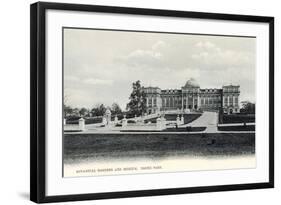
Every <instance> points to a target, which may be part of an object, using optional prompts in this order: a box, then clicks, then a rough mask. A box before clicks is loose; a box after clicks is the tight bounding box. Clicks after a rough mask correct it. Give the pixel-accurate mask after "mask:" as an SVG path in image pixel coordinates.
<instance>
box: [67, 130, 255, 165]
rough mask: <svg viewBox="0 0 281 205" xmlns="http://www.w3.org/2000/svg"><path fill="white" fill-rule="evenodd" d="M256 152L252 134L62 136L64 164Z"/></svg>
mask: <svg viewBox="0 0 281 205" xmlns="http://www.w3.org/2000/svg"><path fill="white" fill-rule="evenodd" d="M254 153H255V134H254V133H227V134H225V133H200V134H199V133H198V134H188V133H187V134H176V133H175V134H165V133H147V134H142V133H140V134H130V133H121V134H65V135H64V159H65V162H66V163H72V162H75V163H78V162H83V161H85V160H86V161H87V160H93V159H94V160H105V159H117V160H122V159H128V158H129V159H134V160H135V159H136V158H149V159H161V158H166V157H170V156H194V157H196V156H204V157H212V156H221V157H223V156H241V155H249V154H254Z"/></svg>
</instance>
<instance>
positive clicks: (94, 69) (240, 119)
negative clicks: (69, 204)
mask: <svg viewBox="0 0 281 205" xmlns="http://www.w3.org/2000/svg"><path fill="white" fill-rule="evenodd" d="M62 32H63V53H62V58H63V99H62V101H63V119H62V123H63V139H62V140H63V167H62V170H63V177H80V176H104V175H122V174H150V173H164V172H186V171H204V170H226V169H251V168H255V167H256V156H255V103H256V38H255V37H254V36H222V35H213V34H210V35H206V34H194V33H165V32H152V31H126V30H106V29H96V28H69V27H65V28H63V30H62Z"/></svg>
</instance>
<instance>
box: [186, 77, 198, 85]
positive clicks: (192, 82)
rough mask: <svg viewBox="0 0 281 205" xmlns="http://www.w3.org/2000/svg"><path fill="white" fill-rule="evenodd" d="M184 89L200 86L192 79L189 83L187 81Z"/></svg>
mask: <svg viewBox="0 0 281 205" xmlns="http://www.w3.org/2000/svg"><path fill="white" fill-rule="evenodd" d="M184 87H199V84H198V83H197V82H196V80H195V79H194V78H190V79H189V80H188V81H186V83H185V85H184Z"/></svg>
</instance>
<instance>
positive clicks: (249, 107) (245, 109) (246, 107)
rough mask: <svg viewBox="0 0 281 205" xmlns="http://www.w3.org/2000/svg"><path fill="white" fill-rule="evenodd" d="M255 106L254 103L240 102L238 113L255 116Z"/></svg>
mask: <svg viewBox="0 0 281 205" xmlns="http://www.w3.org/2000/svg"><path fill="white" fill-rule="evenodd" d="M255 110H256V105H255V103H251V102H249V101H244V102H242V109H241V110H240V112H242V113H246V114H255Z"/></svg>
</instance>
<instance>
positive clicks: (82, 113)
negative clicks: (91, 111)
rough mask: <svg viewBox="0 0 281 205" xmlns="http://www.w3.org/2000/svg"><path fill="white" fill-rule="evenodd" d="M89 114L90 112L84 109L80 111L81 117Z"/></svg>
mask: <svg viewBox="0 0 281 205" xmlns="http://www.w3.org/2000/svg"><path fill="white" fill-rule="evenodd" d="M87 113H88V110H87V109H86V108H84V107H83V108H81V109H80V110H79V114H80V116H85V115H86V114H87Z"/></svg>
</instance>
